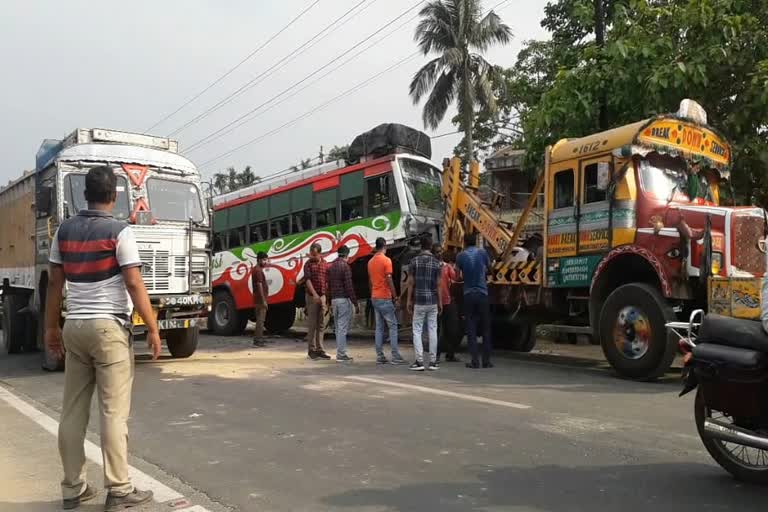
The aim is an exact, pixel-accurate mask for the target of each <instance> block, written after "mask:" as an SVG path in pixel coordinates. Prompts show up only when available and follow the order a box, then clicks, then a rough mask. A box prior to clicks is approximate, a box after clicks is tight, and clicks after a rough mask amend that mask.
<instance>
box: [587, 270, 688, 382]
mask: <svg viewBox="0 0 768 512" xmlns="http://www.w3.org/2000/svg"><path fill="white" fill-rule="evenodd" d="M674 318H675V315H674V312H673V311H672V308H671V307H669V305H668V304H667V303H666V301H665V300H664V297H662V296H661V293H659V291H658V290H657V289H656V288H654V287H653V286H650V285H647V284H643V283H632V284H626V285H624V286H620V287H619V288H617V289H616V290H614V292H613V293H611V294H610V295H609V296H608V299H606V301H605V304H604V305H603V309H602V311H601V312H600V344H601V345H602V347H603V353H604V354H605V357H606V359H607V360H608V362H609V363H611V366H613V368H614V369H615V370H616V371H617V372H618V373H619V374H620V375H621V376H623V377H626V378H629V379H635V380H654V379H657V378H658V377H660V376H662V375H664V373H665V372H666V371H667V370H668V369H669V367H670V366H671V365H672V360H673V359H674V358H675V354H676V353H677V344H676V343H675V341H674V339H673V337H672V336H671V335H669V334H668V333H667V329H666V327H665V324H666V323H667V322H670V321H673V320H674Z"/></svg>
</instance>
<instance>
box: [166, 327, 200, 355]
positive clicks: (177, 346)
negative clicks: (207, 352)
mask: <svg viewBox="0 0 768 512" xmlns="http://www.w3.org/2000/svg"><path fill="white" fill-rule="evenodd" d="M199 338H200V328H199V327H190V328H189V329H171V330H170V331H166V333H165V344H166V345H168V352H170V353H171V356H173V357H175V358H179V359H184V358H187V357H189V356H191V355H192V354H194V353H195V350H197V342H198V339H199Z"/></svg>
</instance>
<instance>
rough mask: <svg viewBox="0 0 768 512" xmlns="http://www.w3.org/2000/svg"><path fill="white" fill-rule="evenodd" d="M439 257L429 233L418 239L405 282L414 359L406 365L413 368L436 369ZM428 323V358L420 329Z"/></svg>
mask: <svg viewBox="0 0 768 512" xmlns="http://www.w3.org/2000/svg"><path fill="white" fill-rule="evenodd" d="M440 266H441V263H440V261H439V260H438V259H437V258H435V255H434V254H432V237H429V236H424V237H423V238H422V239H421V252H420V253H419V255H418V256H416V257H415V258H413V259H412V260H411V263H410V265H409V268H410V274H411V275H410V277H409V278H408V279H409V281H410V282H409V286H408V309H409V310H410V311H412V312H413V320H412V324H413V350H414V352H416V361H415V362H414V363H413V364H412V365H411V366H410V367H409V369H410V370H413V371H417V372H420V371H424V369H425V368H429V369H430V370H437V369H438V368H440V367H439V366H438V364H437V316H438V314H439V313H442V311H443V299H442V295H443V292H442V289H441V287H440V286H438V284H439V280H440ZM424 322H426V323H427V332H428V333H429V360H428V361H425V360H424V346H423V345H422V341H421V333H422V331H423V328H424Z"/></svg>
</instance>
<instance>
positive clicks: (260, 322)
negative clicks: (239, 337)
mask: <svg viewBox="0 0 768 512" xmlns="http://www.w3.org/2000/svg"><path fill="white" fill-rule="evenodd" d="M254 311H255V313H256V315H255V316H256V328H255V329H254V330H253V339H254V340H262V339H264V320H266V318H267V306H262V305H256V307H255V308H254Z"/></svg>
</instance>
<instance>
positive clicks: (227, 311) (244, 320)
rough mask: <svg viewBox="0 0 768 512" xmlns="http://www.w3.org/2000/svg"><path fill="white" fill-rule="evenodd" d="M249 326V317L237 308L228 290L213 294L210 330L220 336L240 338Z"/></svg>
mask: <svg viewBox="0 0 768 512" xmlns="http://www.w3.org/2000/svg"><path fill="white" fill-rule="evenodd" d="M246 325H248V315H247V314H245V313H242V314H241V313H240V312H239V311H238V310H237V307H236V306H235V299H234V298H233V297H232V294H230V293H229V292H228V291H227V290H217V291H216V292H215V293H214V294H213V307H212V308H211V313H210V314H209V315H208V328H209V329H210V330H211V331H213V333H214V334H218V335H220V336H239V335H241V334H243V332H244V331H245V326H246Z"/></svg>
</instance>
